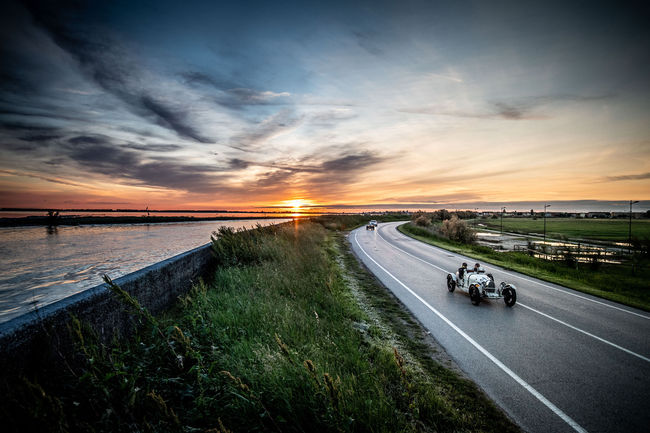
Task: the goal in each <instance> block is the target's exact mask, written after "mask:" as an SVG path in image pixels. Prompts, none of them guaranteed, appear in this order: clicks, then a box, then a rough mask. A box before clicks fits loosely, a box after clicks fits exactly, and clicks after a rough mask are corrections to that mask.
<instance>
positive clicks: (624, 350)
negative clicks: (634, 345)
mask: <svg viewBox="0 0 650 433" xmlns="http://www.w3.org/2000/svg"><path fill="white" fill-rule="evenodd" d="M517 305H519V306H520V307H524V308H527V309H529V310H530V311H533V312H535V313H537V314H540V315H542V316H544V317H547V318H549V319H551V320H555V321H556V322H558V323H561V324H562V325H564V326H567V327H569V328H571V329H574V330H576V331H578V332H582V333H583V334H585V335H588V336H590V337H592V338H595V339H596V340H598V341H601V342H603V343H605V344H609V345H610V346H612V347H615V348H617V349H620V350H622V351H623V352H626V353H629V354H630V355H633V356H636V357H637V358H641V359H643V360H644V361H647V362H650V359H649V358H646V357H645V356H643V355H639V354H638V353H636V352H632V351H631V350H629V349H626V348H625V347H621V346H619V345H618V344H615V343H612V342H611V341H608V340H605V339H604V338H601V337H599V336H597V335H594V334H591V333H589V332H587V331H584V330H582V329H580V328H577V327H575V326H573V325H570V324H568V323H566V322H563V321H562V320H560V319H556V318H555V317H553V316H549V315H548V314H546V313H542V312H541V311H539V310H536V309H534V308H532V307H529V306H528V305H524V304H522V303H521V302H517Z"/></svg>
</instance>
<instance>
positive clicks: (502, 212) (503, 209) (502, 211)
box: [501, 206, 506, 234]
mask: <svg viewBox="0 0 650 433" xmlns="http://www.w3.org/2000/svg"><path fill="white" fill-rule="evenodd" d="M504 213H506V207H505V206H504V207H502V208H501V234H503V214H504Z"/></svg>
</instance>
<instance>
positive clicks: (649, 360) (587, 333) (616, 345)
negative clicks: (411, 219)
mask: <svg viewBox="0 0 650 433" xmlns="http://www.w3.org/2000/svg"><path fill="white" fill-rule="evenodd" d="M378 234H379V237H380V238H382V239H383V241H384V242H386V243H387V244H388V245H390V246H392V247H393V248H395V249H397V250H399V251H401V252H403V253H404V254H407V255H409V256H411V257H413V258H414V259H418V260H419V261H421V262H423V263H426V264H427V265H429V266H433V267H434V268H436V269H440V270H441V271H443V272H447V273H448V271H446V270H444V269H442V268H440V267H438V266H436V265H434V264H433V263H430V262H427V261H426V260H423V259H421V258H419V257H417V256H414V255H413V254H411V253H409V252H408V251H404V250H403V249H401V248H399V247H396V246H395V245H393V244H391V243H390V242H388V241H387V240H386V239H384V237H383V236H382V235H381V233H379V232H378ZM517 305H521V306H522V307H524V308H527V309H529V310H531V311H533V312H535V313H538V314H541V315H542V316H544V317H547V318H549V319H551V320H555V321H556V322H558V323H561V324H562V325H564V326H567V327H569V328H571V329H573V330H576V331H578V332H582V333H583V334H585V335H588V336H590V337H593V338H595V339H596V340H598V341H601V342H603V343H605V344H609V345H610V346H612V347H615V348H617V349H620V350H622V351H623V352H626V353H629V354H630V355H633V356H636V357H637V358H641V359H643V360H644V361H648V362H650V359H648V358H646V357H645V356H643V355H639V354H638V353H636V352H632V351H631V350H629V349H626V348H624V347H622V346H619V345H618V344H615V343H612V342H611V341H608V340H605V339H604V338H601V337H599V336H597V335H594V334H592V333H590V332H587V331H585V330H582V329H580V328H577V327H575V326H573V325H571V324H569V323H567V322H564V321H562V320H560V319H556V318H555V317H553V316H549V315H548V314H546V313H542V312H541V311H539V310H536V309H534V308H532V307H529V306H527V305H524V304H522V303H521V302H517Z"/></svg>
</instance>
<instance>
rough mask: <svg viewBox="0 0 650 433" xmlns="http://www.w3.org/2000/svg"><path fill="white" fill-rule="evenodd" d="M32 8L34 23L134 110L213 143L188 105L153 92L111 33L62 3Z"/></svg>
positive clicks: (184, 134) (37, 4) (180, 132)
mask: <svg viewBox="0 0 650 433" xmlns="http://www.w3.org/2000/svg"><path fill="white" fill-rule="evenodd" d="M28 8H29V11H30V12H31V14H32V16H33V19H34V22H36V23H37V24H38V25H39V26H41V27H42V28H43V29H44V30H45V31H46V32H47V33H48V34H49V35H50V36H51V37H52V39H53V40H54V42H56V44H57V45H58V46H59V47H61V48H62V49H63V50H65V51H66V52H67V53H69V54H70V55H71V56H72V57H73V58H75V59H76V60H77V61H78V62H79V64H80V65H81V67H82V68H83V70H84V71H85V73H86V75H87V76H88V77H89V78H90V79H92V80H93V81H94V82H95V83H96V84H97V85H99V86H100V87H101V88H102V89H103V90H104V91H106V92H108V93H110V94H112V95H113V96H115V97H117V98H118V99H120V100H121V101H122V102H124V103H125V104H126V105H127V106H128V107H130V109H131V110H132V111H133V112H134V113H136V114H138V115H140V116H142V117H143V118H146V119H149V120H151V121H154V122H155V123H156V124H158V125H159V126H162V127H165V128H169V129H171V130H173V131H175V132H176V133H177V134H178V135H179V136H180V137H183V138H189V139H192V140H194V141H197V142H210V140H209V139H207V138H205V137H204V136H203V135H201V134H200V133H199V132H198V130H197V129H196V128H195V127H194V126H192V125H191V123H190V121H189V120H188V118H189V114H188V110H187V109H186V108H185V107H182V106H181V105H180V104H178V103H174V104H172V103H168V102H163V101H162V99H161V98H160V97H159V96H156V95H154V94H153V92H154V89H153V88H147V85H146V84H145V83H144V81H146V74H144V73H143V71H142V69H141V67H140V65H139V64H138V62H136V61H135V60H134V59H133V56H131V55H130V53H129V52H128V51H126V50H125V49H124V48H123V46H122V44H121V43H120V42H119V41H118V40H116V39H115V38H113V37H112V36H111V35H110V34H107V33H105V32H103V31H102V30H103V29H101V28H98V27H95V28H89V27H86V26H85V25H84V24H83V23H82V22H80V21H81V19H80V18H77V17H76V16H75V15H74V12H73V13H72V14H71V13H70V12H71V11H69V10H68V11H66V10H63V11H62V10H61V8H60V7H59V5H54V4H50V3H42V2H32V3H30V4H29V5H28ZM63 14H65V15H63ZM73 26H74V27H73ZM91 35H92V36H91Z"/></svg>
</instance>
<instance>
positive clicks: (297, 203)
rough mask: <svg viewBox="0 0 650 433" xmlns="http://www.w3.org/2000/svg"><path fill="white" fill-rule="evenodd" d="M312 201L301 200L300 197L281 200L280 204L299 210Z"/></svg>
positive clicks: (309, 204)
mask: <svg viewBox="0 0 650 433" xmlns="http://www.w3.org/2000/svg"><path fill="white" fill-rule="evenodd" d="M312 204H313V203H312V202H311V201H309V200H303V199H301V198H296V199H292V200H285V201H283V202H282V206H286V207H289V208H291V209H292V210H294V211H297V210H300V209H301V208H303V207H305V206H311V205H312Z"/></svg>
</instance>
